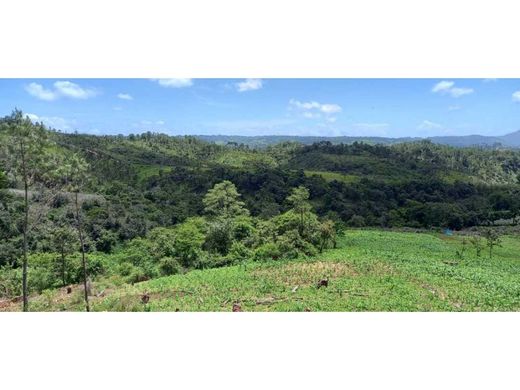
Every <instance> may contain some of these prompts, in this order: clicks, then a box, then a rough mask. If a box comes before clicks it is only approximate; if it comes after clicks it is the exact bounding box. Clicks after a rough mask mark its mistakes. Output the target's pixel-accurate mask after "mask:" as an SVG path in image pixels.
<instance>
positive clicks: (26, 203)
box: [20, 143, 29, 311]
mask: <svg viewBox="0 0 520 390" xmlns="http://www.w3.org/2000/svg"><path fill="white" fill-rule="evenodd" d="M20 156H21V159H22V175H23V186H24V220H23V260H22V295H23V311H29V291H28V288H27V272H28V271H27V268H28V267H27V252H28V246H29V245H28V242H27V241H28V238H27V231H28V230H29V185H28V182H27V181H28V178H27V167H26V161H25V147H24V145H23V143H20Z"/></svg>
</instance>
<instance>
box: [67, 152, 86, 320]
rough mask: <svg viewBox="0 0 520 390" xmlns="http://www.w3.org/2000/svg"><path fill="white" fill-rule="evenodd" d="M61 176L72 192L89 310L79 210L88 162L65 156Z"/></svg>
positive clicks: (81, 221) (74, 156) (79, 157)
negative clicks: (80, 194) (80, 195)
mask: <svg viewBox="0 0 520 390" xmlns="http://www.w3.org/2000/svg"><path fill="white" fill-rule="evenodd" d="M59 171H60V174H61V177H62V178H63V183H64V186H63V188H64V189H65V190H67V191H69V192H71V193H72V194H73V199H74V217H75V222H76V230H77V232H78V238H79V243H80V251H81V265H82V268H83V288H84V298H85V310H86V311H90V303H89V298H88V296H89V290H90V287H89V280H88V271H87V255H86V249H85V236H84V231H83V219H82V213H81V210H80V200H79V193H80V191H81V188H82V187H83V186H84V185H85V183H86V180H87V172H88V164H87V162H86V161H85V160H84V159H83V158H82V157H81V156H79V155H78V154H72V155H69V156H67V158H66V160H65V162H64V164H63V165H62V167H61V169H60V170H59Z"/></svg>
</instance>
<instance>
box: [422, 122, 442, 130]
mask: <svg viewBox="0 0 520 390" xmlns="http://www.w3.org/2000/svg"><path fill="white" fill-rule="evenodd" d="M442 128H443V126H442V125H440V124H438V123H434V122H431V121H428V120H424V121H422V122H421V123H420V124H419V125H418V126H417V129H419V130H433V129H442Z"/></svg>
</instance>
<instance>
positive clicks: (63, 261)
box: [61, 247, 67, 287]
mask: <svg viewBox="0 0 520 390" xmlns="http://www.w3.org/2000/svg"><path fill="white" fill-rule="evenodd" d="M66 267H67V264H66V259H65V251H64V249H63V247H62V248H61V280H62V282H63V287H65V286H66V285H67V280H66V279H67V277H66Z"/></svg>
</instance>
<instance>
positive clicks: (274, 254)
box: [253, 242, 282, 260]
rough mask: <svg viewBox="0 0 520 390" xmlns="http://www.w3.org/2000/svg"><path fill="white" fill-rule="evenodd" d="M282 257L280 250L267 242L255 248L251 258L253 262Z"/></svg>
mask: <svg viewBox="0 0 520 390" xmlns="http://www.w3.org/2000/svg"><path fill="white" fill-rule="evenodd" d="M281 257H282V253H281V252H280V248H279V247H278V245H276V244H275V243H273V242H267V243H265V244H262V245H260V246H259V247H258V248H256V250H255V252H254V256H253V258H254V259H255V260H278V259H280V258H281Z"/></svg>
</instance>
